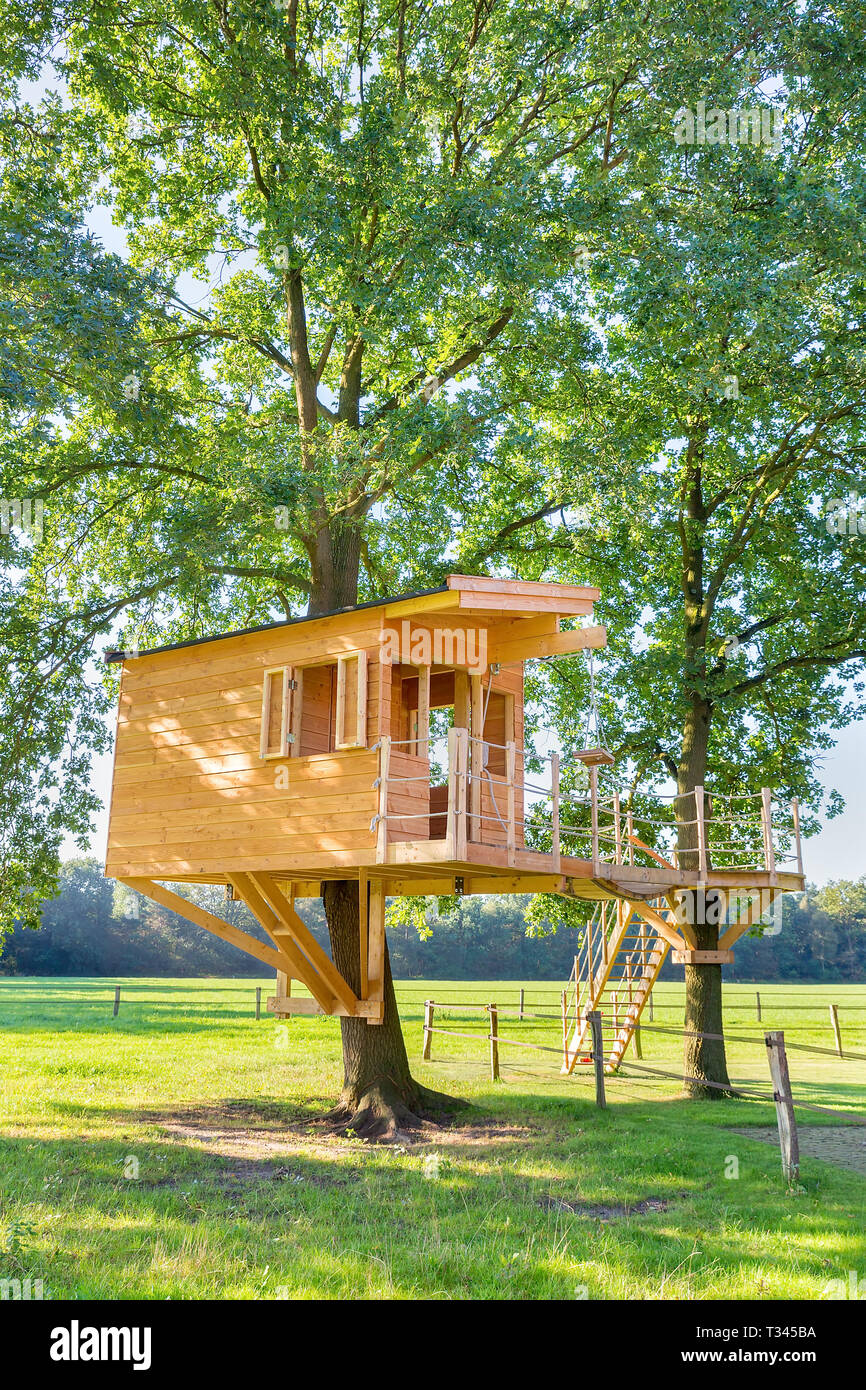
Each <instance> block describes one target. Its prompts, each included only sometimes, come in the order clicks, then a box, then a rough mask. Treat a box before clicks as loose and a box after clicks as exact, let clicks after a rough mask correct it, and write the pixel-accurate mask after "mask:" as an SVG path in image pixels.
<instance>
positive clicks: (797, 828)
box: [791, 796, 803, 874]
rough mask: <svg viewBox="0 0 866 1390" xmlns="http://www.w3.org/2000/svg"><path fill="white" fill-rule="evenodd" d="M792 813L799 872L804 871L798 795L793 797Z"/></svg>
mask: <svg viewBox="0 0 866 1390" xmlns="http://www.w3.org/2000/svg"><path fill="white" fill-rule="evenodd" d="M791 815H792V816H793V817H794V843H795V845H796V848H797V873H798V874H801V873H802V872H803V846H802V844H801V842H800V801H799V798H798V797H796V796H795V797H793V798H792V801H791Z"/></svg>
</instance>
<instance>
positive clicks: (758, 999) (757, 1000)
mask: <svg viewBox="0 0 866 1390" xmlns="http://www.w3.org/2000/svg"><path fill="white" fill-rule="evenodd" d="M755 1003H756V1004H757V1007H758V1022H759V1023H760V1022H761V991H760V990H758V989H756V990H755Z"/></svg>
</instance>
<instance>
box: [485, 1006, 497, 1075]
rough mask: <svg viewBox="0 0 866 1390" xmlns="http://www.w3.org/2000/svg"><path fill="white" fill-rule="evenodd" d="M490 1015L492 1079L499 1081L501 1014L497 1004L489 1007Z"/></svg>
mask: <svg viewBox="0 0 866 1390" xmlns="http://www.w3.org/2000/svg"><path fill="white" fill-rule="evenodd" d="M487 1012H488V1014H489V1015H490V1079H491V1081H498V1080H499V1013H498V1011H497V1008H496V1005H495V1004H488V1005H487Z"/></svg>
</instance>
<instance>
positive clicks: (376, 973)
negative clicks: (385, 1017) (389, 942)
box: [367, 878, 385, 1023]
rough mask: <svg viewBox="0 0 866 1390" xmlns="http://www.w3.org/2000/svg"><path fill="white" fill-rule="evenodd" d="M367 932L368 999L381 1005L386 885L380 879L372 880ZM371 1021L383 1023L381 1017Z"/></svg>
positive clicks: (383, 988)
mask: <svg viewBox="0 0 866 1390" xmlns="http://www.w3.org/2000/svg"><path fill="white" fill-rule="evenodd" d="M367 932H368V938H367V997H368V998H369V999H372V1000H375V1001H376V1002H378V1003H380V1004H381V1003H382V1001H383V1000H384V998H385V885H384V883H383V882H382V880H381V879H380V878H373V879H371V880H370V909H369V914H368V919H367ZM369 1021H370V1022H371V1023H381V1022H382V1018H381V1015H380V1017H379V1018H372V1019H370V1020H369Z"/></svg>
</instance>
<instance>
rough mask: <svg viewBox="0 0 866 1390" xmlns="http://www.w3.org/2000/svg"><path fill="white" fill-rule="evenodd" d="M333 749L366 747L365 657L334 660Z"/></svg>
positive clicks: (345, 657) (363, 655)
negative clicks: (335, 663) (335, 702)
mask: <svg viewBox="0 0 866 1390" xmlns="http://www.w3.org/2000/svg"><path fill="white" fill-rule="evenodd" d="M336 726H337V727H336V737H335V740H334V744H335V747H337V748H366V746H367V653H366V652H355V653H353V655H352V656H341V657H339V658H338V659H337V719H336Z"/></svg>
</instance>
